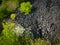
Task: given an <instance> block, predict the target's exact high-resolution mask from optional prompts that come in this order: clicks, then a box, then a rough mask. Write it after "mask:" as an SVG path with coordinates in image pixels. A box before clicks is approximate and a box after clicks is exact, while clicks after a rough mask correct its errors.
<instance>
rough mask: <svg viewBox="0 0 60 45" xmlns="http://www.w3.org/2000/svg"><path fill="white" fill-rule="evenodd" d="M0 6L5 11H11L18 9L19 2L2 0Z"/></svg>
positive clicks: (16, 0)
mask: <svg viewBox="0 0 60 45" xmlns="http://www.w3.org/2000/svg"><path fill="white" fill-rule="evenodd" d="M2 5H5V6H6V9H7V11H13V10H15V9H16V8H17V7H18V5H19V1H18V0H2Z"/></svg>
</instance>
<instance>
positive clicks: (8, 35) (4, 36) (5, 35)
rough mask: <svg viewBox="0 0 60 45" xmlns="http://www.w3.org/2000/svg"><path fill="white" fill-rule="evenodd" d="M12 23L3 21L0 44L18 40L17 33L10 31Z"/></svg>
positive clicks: (7, 44)
mask: <svg viewBox="0 0 60 45" xmlns="http://www.w3.org/2000/svg"><path fill="white" fill-rule="evenodd" d="M14 25H15V24H14V23H10V22H5V23H3V28H4V29H3V31H2V33H1V34H0V45H14V44H15V43H16V42H18V37H17V35H16V34H15V33H14V32H12V31H11V29H12V28H13V27H14ZM16 44H17V43H16Z"/></svg>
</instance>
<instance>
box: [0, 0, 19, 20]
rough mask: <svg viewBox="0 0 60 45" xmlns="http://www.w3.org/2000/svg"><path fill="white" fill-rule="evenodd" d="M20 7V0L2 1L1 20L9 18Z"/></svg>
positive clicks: (0, 8)
mask: <svg viewBox="0 0 60 45" xmlns="http://www.w3.org/2000/svg"><path fill="white" fill-rule="evenodd" d="M18 6H19V1H18V0H2V3H1V5H0V20H2V19H4V18H5V17H7V16H8V15H9V14H10V13H11V12H13V10H15V9H16V8H17V7H18Z"/></svg>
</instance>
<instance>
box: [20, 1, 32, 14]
mask: <svg viewBox="0 0 60 45" xmlns="http://www.w3.org/2000/svg"><path fill="white" fill-rule="evenodd" d="M31 9H32V5H31V3H30V2H23V3H21V4H20V8H19V10H20V11H21V12H24V13H25V14H26V15H27V14H29V12H31Z"/></svg>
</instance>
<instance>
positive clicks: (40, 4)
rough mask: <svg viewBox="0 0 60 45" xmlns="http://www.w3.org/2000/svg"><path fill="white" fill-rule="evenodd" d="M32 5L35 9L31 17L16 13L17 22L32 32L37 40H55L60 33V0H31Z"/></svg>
mask: <svg viewBox="0 0 60 45" xmlns="http://www.w3.org/2000/svg"><path fill="white" fill-rule="evenodd" d="M31 3H32V5H33V9H32V12H31V13H30V14H29V15H27V16H25V15H24V14H23V13H20V12H19V11H18V10H16V11H15V13H17V17H16V22H18V23H19V24H21V25H22V26H23V27H24V28H26V29H27V30H30V31H31V32H32V33H33V35H34V37H35V38H37V37H44V38H51V39H52V38H54V37H55V36H56V34H57V33H60V31H59V30H60V0H31Z"/></svg>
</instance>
